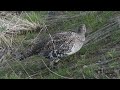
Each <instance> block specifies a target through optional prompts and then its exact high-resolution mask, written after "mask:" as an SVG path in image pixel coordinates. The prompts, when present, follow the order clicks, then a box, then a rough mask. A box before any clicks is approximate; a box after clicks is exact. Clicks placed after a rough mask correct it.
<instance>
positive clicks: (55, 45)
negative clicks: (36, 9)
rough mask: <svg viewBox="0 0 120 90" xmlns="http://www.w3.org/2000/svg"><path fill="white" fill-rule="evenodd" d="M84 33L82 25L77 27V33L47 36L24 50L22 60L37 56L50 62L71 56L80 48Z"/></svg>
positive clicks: (69, 32)
mask: <svg viewBox="0 0 120 90" xmlns="http://www.w3.org/2000/svg"><path fill="white" fill-rule="evenodd" d="M85 33H86V27H85V25H84V24H83V25H81V26H80V27H78V29H77V32H72V31H68V32H60V33H56V34H54V35H52V36H51V35H50V34H49V37H48V38H47V39H45V40H41V39H40V40H39V42H38V43H37V44H35V45H33V46H32V47H31V48H30V49H28V50H26V51H25V52H24V53H23V55H22V59H25V58H27V57H30V56H32V55H34V54H39V55H42V56H44V57H45V58H47V59H49V60H50V61H59V60H61V58H63V57H66V56H69V55H72V54H74V53H76V52H78V51H79V50H80V49H81V48H82V46H83V44H84V41H85Z"/></svg>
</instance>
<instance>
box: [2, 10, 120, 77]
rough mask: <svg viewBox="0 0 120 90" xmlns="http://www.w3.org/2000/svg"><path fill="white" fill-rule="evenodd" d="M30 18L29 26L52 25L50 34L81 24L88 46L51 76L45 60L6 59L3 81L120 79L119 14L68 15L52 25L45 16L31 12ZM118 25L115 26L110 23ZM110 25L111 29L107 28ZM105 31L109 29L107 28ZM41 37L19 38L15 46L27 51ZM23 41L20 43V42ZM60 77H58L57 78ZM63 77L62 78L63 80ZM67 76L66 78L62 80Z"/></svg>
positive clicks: (62, 61) (27, 36) (44, 14)
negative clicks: (85, 28) (83, 24)
mask: <svg viewBox="0 0 120 90" xmlns="http://www.w3.org/2000/svg"><path fill="white" fill-rule="evenodd" d="M28 15H29V17H27V16H24V15H23V18H24V19H28V20H29V21H30V22H36V23H41V24H42V23H43V22H44V23H46V24H48V25H49V27H48V30H49V33H51V34H53V33H55V32H60V31H71V30H72V29H75V28H76V27H78V26H79V25H80V24H82V23H85V24H86V26H87V33H86V38H87V40H88V42H86V44H85V45H84V46H83V48H82V49H81V50H80V51H79V52H77V53H76V54H74V55H71V56H69V57H66V58H65V59H63V60H61V61H60V63H59V64H58V66H57V67H56V68H55V69H52V71H53V72H50V70H48V69H47V68H46V67H45V65H44V64H43V62H42V60H44V61H45V62H47V60H46V59H45V58H44V57H39V56H38V55H35V56H31V57H29V58H27V59H26V60H25V61H21V62H20V61H18V60H14V59H13V58H12V57H10V56H7V57H6V62H4V63H1V68H0V78H5V79H27V78H29V79H31V78H32V79H63V78H75V79H111V78H112V79H113V78H117V79H118V78H120V68H119V67H120V47H119V45H120V28H119V22H117V21H119V18H117V19H116V17H118V16H119V15H120V12H116V11H114V12H113V11H102V12H97V11H96V12H92V11H91V12H90V11H89V12H87V11H86V12H77V11H75V12H72V11H71V12H66V14H65V16H60V17H59V20H58V21H57V20H56V21H55V22H54V23H52V22H51V23H49V22H47V21H46V20H45V18H46V17H47V13H46V12H30V13H28ZM113 22H117V23H116V24H115V25H112V24H111V23H113ZM107 25H109V27H107ZM105 27H106V28H105ZM37 34H38V33H36V32H32V33H27V34H26V35H21V36H17V38H15V40H16V42H17V43H19V44H18V45H21V46H19V48H21V49H24V48H25V47H28V45H29V43H30V41H31V40H32V39H34V38H35V37H36V36H37ZM20 41H21V42H20ZM56 73H57V74H56ZM60 75H61V76H60ZM63 76H64V77H63Z"/></svg>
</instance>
